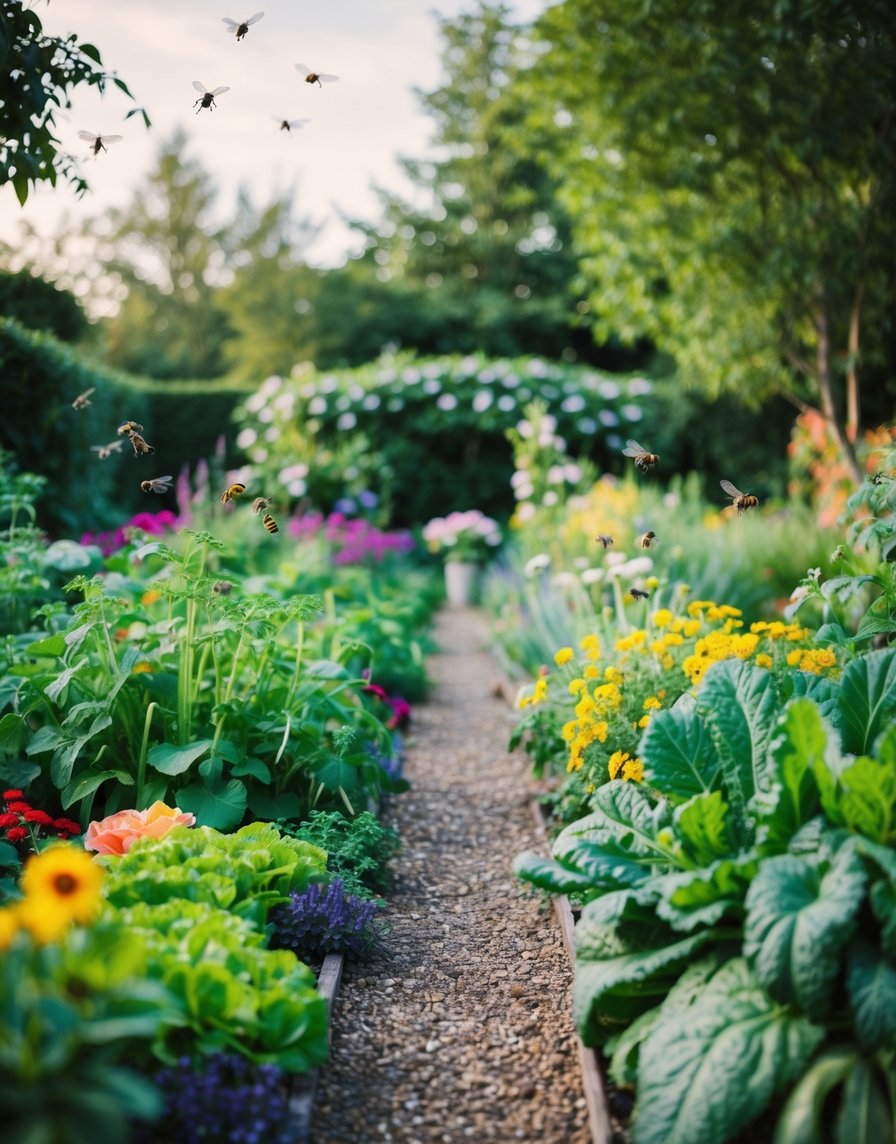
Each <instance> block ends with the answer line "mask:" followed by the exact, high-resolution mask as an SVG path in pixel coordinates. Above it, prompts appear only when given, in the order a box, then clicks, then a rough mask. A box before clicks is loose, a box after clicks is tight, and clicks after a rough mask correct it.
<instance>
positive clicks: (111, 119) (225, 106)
mask: <svg viewBox="0 0 896 1144" xmlns="http://www.w3.org/2000/svg"><path fill="white" fill-rule="evenodd" d="M26 2H27V3H28V4H29V6H30V7H32V8H34V9H35V11H36V12H37V13H38V15H39V16H40V19H41V21H42V23H43V26H44V31H45V32H46V33H47V34H49V35H67V34H69V33H72V32H74V33H75V34H76V35H77V36H78V39H79V41H81V42H87V43H93V44H94V45H95V46H96V47H97V48H98V49H99V51H100V53H101V55H102V58H103V63H104V66H105V67H106V69H107V70H109V71H114V72H115V73H116V74H117V75H118V76H119V77H120V78H121V79H123V80H124V81H125V83H126V84H127V85H128V87H129V88H130V90H131V92H132V93H133V95H134V97H135V102H132V101H130V100H129V99H127V97H126V96H124V95H123V94H122V93H121V92H119V91H118V89H117V88H115V87H114V86H113V85H110V86H109V88H108V89H107V91H106V94H105V95H104V96H102V97H101V96H99V95H97V94H96V93H95V92H94V91H93V89H90V90H86V89H85V90H84V91H81V90H80V89H76V90H75V92H74V97H73V106H72V108H71V110H69V111H62V112H60V113H59V114H58V115H57V135H58V137H59V138H60V141H61V143H62V145H63V147H64V149H66V150H69V151H71V152H72V153H74V154H75V155H77V156H78V157H79V158H82V159H83V160H84V162H83V164H82V169H83V171H84V173H85V176H86V178H87V180H88V182H89V183H90V186H91V190H90V191H89V192H88V193H87V194H86V195H85V196H83V197H82V198H81V199H78V198H77V197H76V196H75V194H74V193H73V192H72V191H71V190H70V189H69V188H68V186H67V185H63V184H62V182H60V183H58V184H57V186H56V187H55V188H52V187H50V186H40V187H38V188H37V189H36V190H34V191H32V192H31V194H29V197H28V200H27V202H26V203H25V205H24V206H23V207H22V206H20V205H19V203H18V200H17V199H16V197H15V194H14V192H13V189H12V187H11V186H8V185H7V186H5V187H0V239H3V240H5V241H7V242H9V243H11V244H12V245H13V246H15V242H16V235H17V232H18V224H19V222H20V220H27V221H28V222H29V223H30V224H31V225H33V226H34V227H35V228H36V229H37V230H38V231H39V232H40V233H42V234H48V233H52V231H53V230H55V229H56V227H57V226H58V224H59V223H60V221H61V220H62V218H63V216H65V215H67V216H68V217H69V218H70V219H72V220H79V219H81V218H86V217H94V216H96V215H98V214H101V213H102V211H103V210H104V209H108V208H109V207H110V206H113V205H114V206H122V205H124V204H126V203H127V202H128V201H129V199H130V198H131V194H132V191H133V189H134V187H135V186H136V185H137V184H138V183H139V182H140V181H141V180H142V179H143V178H145V176H146V175H147V174H148V173H149V171H150V170H151V169H152V168H153V166H154V161H155V159H156V157H157V155H158V152H159V150H160V148H161V146H162V144H163V142H165V141H167V140H169V139H170V138H171V136H172V134H173V132H174V131H175V129H176V128H178V127H183V128H184V129H186V131H187V132H188V134H189V139H190V143H189V147H188V155H190V156H191V157H194V158H196V159H198V160H199V161H200V162H201V164H202V165H203V167H204V168H205V169H206V170H208V171H209V172H210V173H211V174H212V175H213V177H214V178H215V179H216V181H217V184H218V198H217V200H216V208H217V210H218V212H219V213H220V215H221V217H222V218H229V217H232V215H233V213H234V210H235V207H236V194H237V190H238V188H239V187H240V186H244V187H246V188H247V189H248V190H249V192H250V195H251V198H252V202H253V204H254V205H256V206H261V205H264V204H266V203H268V202H270V200H271V199H272V198H274V197H275V196H280V195H283V194H286V193H288V192H290V191H292V192H293V193H294V196H295V197H294V202H295V210H294V212H293V214H294V217H296V218H308V219H310V220H311V221H312V222H314V223H316V224H319V225H320V224H322V230H321V233H320V234H319V236H318V238H317V239H316V240H315V242H314V245H313V246H312V247H311V248H310V249H309V251H308V252H307V258H308V260H309V261H310V262H311V263H313V264H315V265H319V266H338V265H340V264H341V263H342V262H343V261H344V260H345V257H346V256H347V255H348V254H349V253H350V252H351V251H352V250H353V249H357V248H358V247H359V246H360V239H359V237H358V236H357V235H356V234H355V233H353V232H352V231H351V230H350V228H349V227H348V226H347V225H346V224H345V223H344V222H343V221H342V220H341V218H340V214H345V215H348V216H349V217H354V218H360V219H364V220H365V221H375V220H376V219H377V218H378V216H379V210H378V200H377V198H376V195H375V193H374V190H373V187H374V184H376V185H378V186H381V187H384V188H387V189H389V190H391V191H395V192H397V193H408V194H409V193H410V189H411V188H410V184H409V183H408V182H407V180H406V179H405V178H404V176H403V173H402V171H401V169H400V167H399V164H398V157H400V156H405V157H409V158H417V159H420V158H424V157H425V156H426V155H427V154H428V153H430V151H431V144H432V137H433V130H434V124H433V121H432V120H431V119H430V118H429V117H428V116H427V115H425V114H424V113H423V112H422V110H421V109H420V106H419V101H418V99H417V98H416V96H415V95H414V91H413V89H414V88H415V87H416V88H420V89H423V90H425V91H428V90H431V89H432V88H434V87H436V86H438V84H439V82H440V80H441V78H442V71H441V66H440V60H439V51H440V38H439V35H438V17H440V16H441V17H453V16H456V15H458V14H460V13H462V12H467V11H471V10H473V9H474V8H475V7H477V5H476V3H475V0H435V3H434V5H430V4H429V3H427V2H426V0H313V2H312V0H52V3H48V2H47V0H26ZM508 4H509V7H510V8H511V9H512V11H513V12H514V14H515V15H516V16H517V17H518V18H519V19H521V20H528V19H531V18H533V17H534V16H536V15H537V14H538V13H539V12H540V11H542V10H543V9H544V8H545V7H546V6H547V0H508ZM238 5H242V7H238ZM256 5H263V11H264V15H263V17H262V18H261V19H260V20H258V21H257V22H256V23H255V24H253V25H252V26H251V27H250V28H249V31H248V34H247V35H246V36H245V37H244V38H243V39H242V40H240V41H239V42H237V40H236V37H235V36H234V35H233V34H231V33H229V32H228V31H227V26H226V25H225V23H224V21H223V18H224V17H228V18H230V19H232V20H239V21H242V20H245V19H247V18H248V17H250V16H252V15H254V14H255V13H256V12H257V11H259V8H258V7H256ZM297 63H302V64H304V65H305V66H306V67H308V68H311V69H312V70H314V71H320V72H328V73H331V74H334V75H337V76H338V77H339V82H337V83H330V84H326V85H324V86H322V87H318V86H317V85H316V84H315V85H310V84H308V83H306V82H305V81H304V79H303V77H302V75H301V74H300V73H299V72H298V71H297V70H296V67H295V65H296V64H297ZM194 81H198V82H199V83H200V84H202V85H203V87H205V88H206V89H208V90H213V89H214V88H216V87H219V86H227V87H228V88H229V89H230V90H229V91H227V92H224V93H223V94H221V95H219V96H218V97H217V98H216V101H215V102H216V107H215V108H214V109H212V110H199V112H198V114H197V109H196V108H194V106H193V104H194V101H195V100H196V99H198V98H199V95H198V92H196V91H195V90H194V89H193V82H194ZM134 106H141V107H144V108H145V109H146V111H147V112H148V114H149V116H150V119H151V120H152V128H151V129H150V130H149V131H147V130H146V128H145V127H144V125H143V123H142V121H141V119H140V117H139V116H134V117H132V118H131V119H129V120H127V122H124V116H125V115H126V114H127V112H128V111H129V110H130V109H131V108H132V107H134ZM306 117H307V118H309V119H310V120H311V122H310V123H307V124H305V125H304V126H303V127H301V128H300V129H298V130H294V131H291V132H289V133H287V132H285V131H281V130H280V129H279V122H280V121H281V120H282V119H289V120H293V119H300V118H306ZM82 130H83V131H89V132H91V133H92V134H94V135H112V134H117V135H122V136H124V138H123V140H122V141H121V142H119V143H115V144H110V145H109V148H108V151H107V152H105V153H102V152H101V153H100V154H99V156H97V157H96V158H93V157H92V156H90V155H89V144H88V143H86V142H84V141H82V140H81V139H79V138H78V132H79V131H82Z"/></svg>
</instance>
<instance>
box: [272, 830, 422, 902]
mask: <svg viewBox="0 0 896 1144" xmlns="http://www.w3.org/2000/svg"><path fill="white" fill-rule="evenodd" d="M279 825H280V828H281V829H282V830H283V832H284V833H285V834H289V835H291V836H292V837H293V838H297V839H301V840H302V841H303V842H306V843H311V845H312V846H316V847H318V848H319V849H320V850H325V851H326V853H327V872H328V874H329V875H330V876H331V877H336V878H340V879H341V880H342V882H343V885H344V888H345V891H346V893H348V894H357V895H358V896H360V897H362V898H368V897H370V896H371V894H379V893H382V892H384V891H385V890H386V889H388V886H389V870H388V863H389V861H390V860H391V859H392V858H394V857H395V855H396V854H397V853H398V852H399V850H400V849H401V840H400V839H399V837H398V833H397V831H395V830H393V829H392V828H391V827H390V826H386V825H384V824H383V823H382V822H380V821H379V819H378V818H377V817H376V815H374V814H371V812H370V811H369V810H365V811H362V812H361V813H360V814H358V815H356V816H355V817H354V818H348V817H347V816H346V815H344V814H342V813H341V812H340V811H338V810H332V811H322V810H314V811H312V812H311V814H309V816H308V818H307V820H306V821H305V822H301V823H298V824H293V823H279Z"/></svg>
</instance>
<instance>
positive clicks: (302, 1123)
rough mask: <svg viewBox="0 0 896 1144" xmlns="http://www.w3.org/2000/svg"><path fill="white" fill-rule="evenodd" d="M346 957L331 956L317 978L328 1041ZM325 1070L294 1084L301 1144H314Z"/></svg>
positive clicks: (292, 1101) (293, 1114)
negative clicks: (319, 1082)
mask: <svg viewBox="0 0 896 1144" xmlns="http://www.w3.org/2000/svg"><path fill="white" fill-rule="evenodd" d="M344 960H345V959H344V956H343V954H341V953H328V954H327V955H326V957H325V958H324V963H323V965H322V966H321V970H320V973H319V974H318V978H317V991H318V993H320V995H321V997H323V999H324V1000H325V1001H326V1003H327V1040H328V1042H329V1041H330V1040H331V1038H332V1033H333V1022H332V1016H333V1007H334V1006H335V1004H336V997H337V995H338V993H339V985H340V982H341V981H342V967H343V963H344ZM322 1067H323V1066H322V1065H319V1066H318V1067H317V1068H314V1069H311V1071H310V1072H307V1073H302V1075H301V1076H297V1077H296V1078H295V1080H294V1081H293V1083H292V1087H291V1090H290V1094H289V1114H290V1118H291V1120H292V1123H293V1125H294V1126H295V1133H296V1141H297V1144H310V1141H311V1117H312V1114H313V1112H314V1096H315V1093H316V1092H317V1080H318V1077H319V1076H320V1070H321V1068H322Z"/></svg>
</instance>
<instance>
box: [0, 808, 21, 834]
mask: <svg viewBox="0 0 896 1144" xmlns="http://www.w3.org/2000/svg"><path fill="white" fill-rule="evenodd" d="M18 825H19V816H18V815H17V814H14V813H12V812H10V813H9V814H0V830H5V829H6V828H7V827H8V826H18Z"/></svg>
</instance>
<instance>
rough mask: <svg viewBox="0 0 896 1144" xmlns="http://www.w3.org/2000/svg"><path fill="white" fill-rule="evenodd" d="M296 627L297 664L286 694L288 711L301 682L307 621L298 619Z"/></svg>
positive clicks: (285, 705)
mask: <svg viewBox="0 0 896 1144" xmlns="http://www.w3.org/2000/svg"><path fill="white" fill-rule="evenodd" d="M296 628H297V636H298V638H297V639H296V661H295V665H294V667H293V672H292V679H291V680H290V681H289V691H288V692H287V694H286V702H285V704H284V707H285V708H286V711H287V712H289V709H290V707H291V706H292V699H293V696H294V695H295V693H296V687H297V686H298V683H299V671H300V669H301V666H302V654H303V651H304V647H305V623H304V621H303V620H297V621H296Z"/></svg>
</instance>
